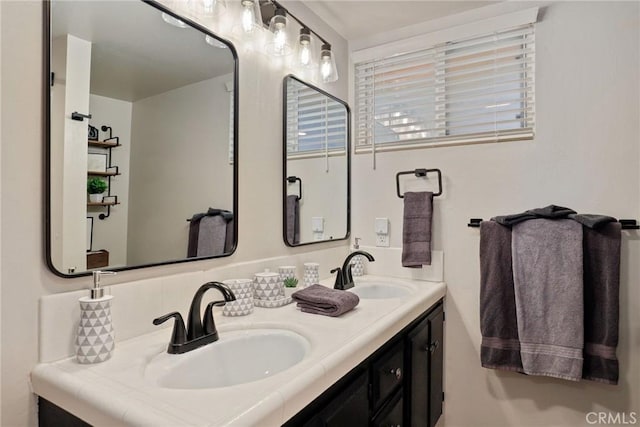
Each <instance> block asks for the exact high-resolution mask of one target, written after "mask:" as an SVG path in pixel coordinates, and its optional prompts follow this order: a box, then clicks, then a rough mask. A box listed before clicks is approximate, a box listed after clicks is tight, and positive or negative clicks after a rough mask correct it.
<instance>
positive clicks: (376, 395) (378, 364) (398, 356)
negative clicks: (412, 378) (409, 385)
mask: <svg viewBox="0 0 640 427" xmlns="http://www.w3.org/2000/svg"><path fill="white" fill-rule="evenodd" d="M403 362H404V346H403V343H402V341H398V342H397V343H396V344H394V345H393V346H392V347H391V348H390V349H389V350H388V351H386V352H384V354H382V355H381V356H380V357H379V358H377V359H376V360H375V361H374V362H373V365H372V378H371V385H372V407H373V409H376V408H377V407H378V406H380V405H381V404H382V403H383V402H384V401H385V400H386V399H387V397H389V396H390V395H391V393H392V392H393V391H395V390H396V389H397V388H398V387H400V386H401V385H402V380H403V378H404V363H403Z"/></svg>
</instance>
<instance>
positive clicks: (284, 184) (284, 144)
mask: <svg viewBox="0 0 640 427" xmlns="http://www.w3.org/2000/svg"><path fill="white" fill-rule="evenodd" d="M288 79H292V80H295V81H297V82H298V83H301V84H303V85H305V86H307V87H310V88H312V89H313V90H316V91H318V92H319V93H321V94H323V95H324V96H326V97H328V98H330V99H332V100H334V101H336V102H338V103H339V104H342V105H344V108H345V110H346V111H347V141H346V147H345V155H346V157H347V232H346V234H345V236H344V237H340V238H338V239H326V240H318V241H313V242H305V243H297V244H292V243H290V242H289V241H288V240H287V214H286V212H287V178H288V176H287V80H288ZM350 236H351V108H349V104H347V103H346V102H345V101H343V100H341V99H340V98H337V97H335V96H333V95H331V94H330V93H328V92H326V91H324V90H322V89H320V88H319V87H317V86H314V85H312V84H310V83H307V82H305V81H303V80H301V79H299V78H298V77H296V76H294V75H293V74H287V75H286V76H284V79H282V239H283V240H284V243H285V245H287V246H289V247H299V246H307V245H315V244H319V243H328V242H338V241H340V240H347V239H349V237H350Z"/></svg>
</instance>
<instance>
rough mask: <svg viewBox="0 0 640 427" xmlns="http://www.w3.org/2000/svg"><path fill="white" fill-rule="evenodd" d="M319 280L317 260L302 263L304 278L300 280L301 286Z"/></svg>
mask: <svg viewBox="0 0 640 427" xmlns="http://www.w3.org/2000/svg"><path fill="white" fill-rule="evenodd" d="M319 281H320V264H318V263H317V262H305V263H304V278H303V280H302V286H301V287H303V288H306V287H308V286H311V285H314V284H316V283H318V282H319Z"/></svg>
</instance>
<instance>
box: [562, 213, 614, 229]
mask: <svg viewBox="0 0 640 427" xmlns="http://www.w3.org/2000/svg"><path fill="white" fill-rule="evenodd" d="M569 218H570V219H572V220H574V221H578V222H579V223H580V224H582V225H584V226H585V227H588V228H600V227H602V226H603V225H605V224H608V223H610V222H618V220H617V219H615V218H614V217H612V216H607V215H595V214H571V215H569Z"/></svg>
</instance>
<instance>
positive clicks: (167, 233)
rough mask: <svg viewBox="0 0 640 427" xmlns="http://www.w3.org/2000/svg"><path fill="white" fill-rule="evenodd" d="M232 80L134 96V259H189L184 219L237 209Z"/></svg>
mask: <svg viewBox="0 0 640 427" xmlns="http://www.w3.org/2000/svg"><path fill="white" fill-rule="evenodd" d="M229 57H231V54H229ZM229 81H233V78H232V76H230V75H225V76H220V77H216V78H213V79H208V80H203V81H201V82H197V83H193V84H190V85H187V86H183V87H181V88H178V89H173V90H170V91H168V92H165V93H162V94H160V95H155V96H152V97H149V98H145V99H142V100H139V101H136V102H134V103H133V128H132V147H131V150H132V151H131V165H132V167H131V181H130V183H131V187H130V197H129V199H130V200H129V205H130V208H129V235H128V242H127V246H128V263H129V264H148V263H151V262H160V261H168V260H174V259H181V258H186V256H187V245H188V240H189V223H188V222H187V218H191V216H192V215H194V214H196V213H199V212H206V211H207V209H208V208H209V207H212V208H217V209H226V210H229V211H233V165H231V164H229V119H230V118H229V92H227V89H226V84H227V83H228V82H229Z"/></svg>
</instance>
